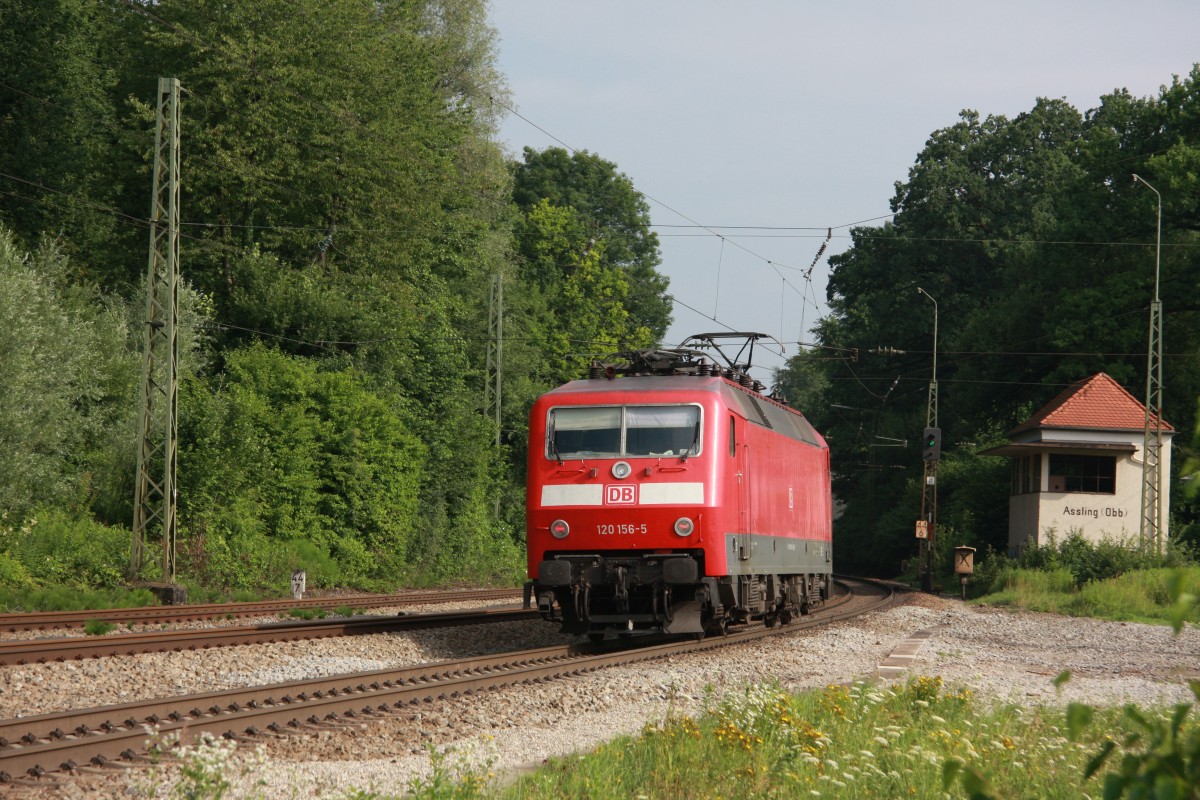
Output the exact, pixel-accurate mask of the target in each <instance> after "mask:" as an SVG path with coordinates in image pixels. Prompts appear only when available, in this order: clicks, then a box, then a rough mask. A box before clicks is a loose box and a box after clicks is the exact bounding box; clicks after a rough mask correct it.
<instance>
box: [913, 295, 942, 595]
mask: <svg viewBox="0 0 1200 800" xmlns="http://www.w3.org/2000/svg"><path fill="white" fill-rule="evenodd" d="M917 293H918V294H923V295H925V296H926V297H927V298H929V301H930V302H931V303H933V372H932V373H931V374H930V378H929V401H928V403H927V405H926V407H925V428H926V430H928V429H930V428H937V427H938V385H937V338H938V303H937V300H935V299H934V297H933V295H931V294H930V293H929V292H927V291H925V290H924V289H922V288H921V287H920V286H918V287H917ZM939 456H940V454H938V455H936V456H935V457H934V458H933V459H929V458H927V459H926V460H925V469H924V472H923V476H922V481H921V520H922V521H923V522H925V524H926V526H927V528H926V531H927V537H928V538H926V539H923V540H922V545H923V547H924V550H925V554H924V555H925V558H924V564H923V572H922V575H921V588H922V589H923V590H924V591H926V592H932V591H933V552H934V548H935V546H936V544H937V458H938V457H939Z"/></svg>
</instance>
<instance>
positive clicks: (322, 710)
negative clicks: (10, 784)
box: [0, 584, 892, 781]
mask: <svg viewBox="0 0 1200 800" xmlns="http://www.w3.org/2000/svg"><path fill="white" fill-rule="evenodd" d="M874 585H876V586H877V587H878V588H880V589H881V596H880V598H879V599H878V600H876V601H875V602H873V603H871V604H869V605H868V606H867V607H864V608H859V609H855V610H851V611H843V612H840V613H839V612H836V611H834V610H833V608H832V607H827V609H828V610H827V611H821V612H817V613H816V614H814V615H812V616H810V617H808V618H805V619H803V620H798V621H796V622H793V623H792V624H789V625H786V626H783V627H780V628H765V627H755V628H750V629H747V630H743V631H737V632H734V633H730V634H728V635H726V636H719V637H710V638H707V639H703V640H699V641H695V640H683V641H679V640H675V641H663V639H664V638H666V637H656V636H645V637H637V638H634V639H629V640H619V641H609V642H604V643H597V644H574V645H560V646H557V647H549V648H538V649H536V650H530V651H522V652H514V653H505V654H500V655H496V656H484V657H478V658H472V659H466V660H463V661H450V662H439V663H436V664H425V665H420V666H417V667H409V668H404V669H396V670H375V671H372V672H367V673H356V674H351V675H342V676H334V677H331V678H322V679H316V680H308V681H299V682H291V683H284V684H274V685H272V686H268V687H257V688H250V689H237V690H229V691H227V692H210V693H206V694H202V695H192V696H184V697H179V698H170V699H167V700H158V701H145V702H138V703H127V704H122V705H119V706H109V707H106V708H100V709H84V710H80V711H73V712H61V713H58V714H48V715H42V716H39V717H29V718H24V719H20V720H9V721H3V722H0V735H3V734H4V732H7V733H9V734H12V737H10V736H7V735H5V736H4V738H5V739H6V740H8V741H11V742H13V744H10V745H8V746H6V747H3V748H2V749H0V781H11V780H14V779H16V780H23V779H24V776H30V777H33V778H37V777H40V776H43V775H45V774H47V773H49V772H54V771H58V770H67V771H70V770H73V769H75V768H77V767H78V766H79V765H81V764H86V763H91V764H95V765H102V764H104V763H106V762H107V761H108V760H111V759H114V758H126V759H129V758H136V757H138V756H139V754H141V753H145V752H146V748H147V746H148V742H147V736H148V729H151V728H153V729H156V732H157V735H158V736H159V737H162V738H163V739H166V738H167V737H173V736H178V737H179V740H180V741H181V742H188V741H194V740H195V739H196V738H197V737H199V736H200V735H201V734H202V733H208V734H211V735H215V736H222V737H227V738H235V739H242V738H244V737H252V736H255V735H259V734H262V733H264V732H268V731H269V732H272V733H283V732H286V731H288V730H296V729H302V728H305V727H307V726H313V725H321V724H327V723H336V722H337V721H338V720H340V719H356V718H358V717H359V716H360V715H362V716H368V717H374V716H379V715H381V714H385V713H389V712H391V711H393V710H396V709H400V708H403V707H405V706H408V705H412V704H417V703H423V702H432V701H437V700H440V699H445V698H453V697H458V696H461V695H465V694H470V693H473V692H476V691H481V690H484V689H493V688H500V687H504V686H511V685H514V684H520V683H529V682H535V681H543V680H551V679H554V678H559V677H564V676H569V675H580V674H584V673H588V672H593V671H596V670H599V669H603V668H606V667H611V666H618V665H622V664H632V663H636V662H639V661H645V660H651V659H658V658H664V657H667V656H671V655H679V654H684V653H691V652H699V651H704V650H712V649H715V648H719V647H725V646H728V645H732V644H738V643H742V642H749V641H753V640H756V639H760V638H763V637H765V636H773V635H781V634H787V633H790V632H793V631H798V630H804V629H806V628H812V627H816V626H819V625H826V624H830V623H832V622H836V621H840V620H843V619H846V618H849V617H851V616H856V615H859V614H863V613H866V612H867V611H871V610H874V609H876V608H879V607H881V606H883V605H886V604H888V603H890V602H891V599H892V592H891V590H890V588H888V587H886V586H882V585H880V584H874ZM850 599H851V595H846V596H843V597H841V598H839V599H838V600H837V602H836V604H835V605H841V604H843V603H846V602H848V601H849V600H850ZM179 709H187V710H184V711H181V710H179ZM19 730H23V731H24V733H21V734H19V735H18V733H17V732H18V731H19ZM68 731H69V732H68ZM13 737H15V738H13ZM18 776H20V777H18Z"/></svg>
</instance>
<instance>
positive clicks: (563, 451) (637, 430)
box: [546, 406, 700, 459]
mask: <svg viewBox="0 0 1200 800" xmlns="http://www.w3.org/2000/svg"><path fill="white" fill-rule="evenodd" d="M548 438H549V443H548V444H549V452H548V453H547V454H546V455H547V457H549V458H561V459H567V458H620V457H622V456H632V457H656V456H684V455H687V456H694V455H699V453H700V408H699V407H698V406H625V407H621V406H606V407H599V408H597V407H574V408H556V409H553V410H551V412H550V419H549V429H548Z"/></svg>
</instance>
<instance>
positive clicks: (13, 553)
mask: <svg viewBox="0 0 1200 800" xmlns="http://www.w3.org/2000/svg"><path fill="white" fill-rule="evenodd" d="M0 534H2V535H3V540H4V545H3V549H4V556H5V560H7V561H8V562H9V565H10V566H9V568H8V569H7V573H8V575H9V576H11V578H12V579H13V580H16V581H18V582H19V583H18V584H17V585H18V586H19V585H24V586H28V585H30V584H32V585H38V586H55V585H57V586H63V587H68V588H71V589H89V590H90V589H115V588H117V587H121V586H123V585H124V571H125V567H126V565H127V564H128V563H129V547H130V543H131V541H132V535H131V534H130V532H129V530H128V529H126V528H121V527H109V526H106V525H101V524H100V523H98V522H96V521H95V520H93V519H91V518H90V517H87V516H84V515H82V514H78V513H69V512H66V511H60V510H54V509H42V510H40V511H38V512H36V513H35V514H34V515H33V516H31V517H30V518H29V519H28V520H27V521H26V522H25V524H24V525H22V526H20V527H16V528H14V527H11V526H10V527H7V528H4V529H3V531H0ZM14 562H15V563H14ZM4 585H5V586H9V587H10V588H17V586H14V585H12V584H8V583H5V584H4Z"/></svg>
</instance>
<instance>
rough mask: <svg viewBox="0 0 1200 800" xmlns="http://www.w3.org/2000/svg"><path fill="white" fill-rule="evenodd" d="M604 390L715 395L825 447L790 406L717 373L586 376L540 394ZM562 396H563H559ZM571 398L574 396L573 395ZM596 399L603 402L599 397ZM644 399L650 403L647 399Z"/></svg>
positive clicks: (757, 420) (678, 396) (760, 421)
mask: <svg viewBox="0 0 1200 800" xmlns="http://www.w3.org/2000/svg"><path fill="white" fill-rule="evenodd" d="M608 392H621V393H628V392H646V393H655V394H657V393H659V392H661V393H664V394H672V395H675V397H673V398H672V399H674V400H684V399H686V397H687V395H689V394H690V395H694V394H696V393H697V392H705V393H709V392H711V393H713V394H719V395H721V396H723V397H724V398H725V404H726V405H727V406H730V407H732V408H734V409H736V410H738V411H740V412H741V414H742V415H743V416H744V417H745V418H746V419H747V420H748V421H750V422H751V423H754V424H757V425H761V426H762V427H764V428H770V429H772V430H774V431H776V432H777V433H780V434H782V435H784V436H787V437H788V438H789V439H796V440H799V441H802V442H805V443H807V444H810V445H814V446H816V447H826V446H827V445H826V444H825V440H824V439H823V438H821V436H820V434H818V433H817V431H816V429H815V428H813V426H812V425H811V424H810V423H809V421H808V420H807V419H805V417H804V415H803V414H801V413H800V412H799V411H797V410H796V409H794V408H789V407H788V406H785V405H783V404H782V403H779V402H776V401H775V400H771V399H770V398H768V397H766V396H764V395H761V394H759V393H758V392H752V391H750V390H749V389H746V388H745V387H743V386H739V385H738V384H736V383H734V382H733V381H730V380H727V379H725V378H721V377H717V376H704V377H700V376H693V375H631V376H627V377H622V378H614V379H608V378H588V379H585V380H577V381H571V382H570V383H566V384H563V385H562V386H559V387H558V388H557V389H554V390H552V391H550V392H549V393H548V394H547V395H544V397H546V398H547V399H549V400H550V401H551V402H553V401H554V399H555V398H556V397H562V396H563V395H573V394H590V395H602V394H604V393H608ZM563 399H565V397H564V398H563ZM573 399H575V398H573ZM596 402H599V403H603V402H604V400H603V399H602V398H599V397H598V398H596ZM648 402H654V401H653V400H648Z"/></svg>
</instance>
